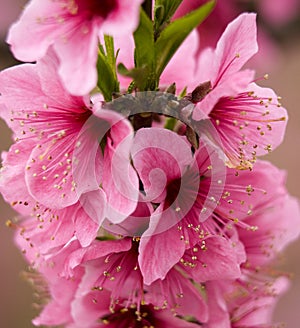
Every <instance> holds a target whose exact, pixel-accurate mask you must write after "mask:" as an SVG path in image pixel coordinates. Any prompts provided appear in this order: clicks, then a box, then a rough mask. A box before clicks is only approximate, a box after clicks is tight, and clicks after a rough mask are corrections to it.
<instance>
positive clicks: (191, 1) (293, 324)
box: [0, 0, 300, 328]
mask: <svg viewBox="0 0 300 328" xmlns="http://www.w3.org/2000/svg"><path fill="white" fill-rule="evenodd" d="M187 1H188V5H187V6H186V7H191V8H192V7H193V6H194V7H195V6H196V5H199V3H202V2H204V1H202V0H184V3H185V2H187ZM25 3H26V1H25V0H9V1H8V0H0V69H1V70H2V69H4V68H6V67H9V66H12V65H15V64H17V62H16V61H15V60H14V59H13V57H12V56H11V54H10V51H9V48H8V46H7V45H6V44H5V37H6V34H7V30H8V27H9V25H10V24H11V22H13V21H15V20H16V19H17V17H18V15H19V14H20V12H21V10H22V8H23V6H24V4H25ZM186 7H185V9H186ZM185 9H184V8H183V9H182V12H183V13H184V11H185ZM245 9H246V10H257V11H258V12H259V15H258V22H259V26H260V28H259V45H260V55H258V56H257V57H256V58H255V59H254V61H252V62H251V64H252V65H251V66H252V67H253V65H255V67H256V70H257V77H262V76H264V74H265V73H268V74H269V80H268V81H263V83H261V84H264V85H266V86H269V87H271V88H273V89H274V90H275V91H276V92H277V94H279V95H280V96H281V97H282V99H283V100H282V103H283V105H284V107H286V108H287V109H288V112H289V123H288V128H287V133H286V136H285V140H284V142H283V144H282V145H281V146H280V147H279V148H278V149H277V150H275V151H274V152H273V153H272V154H271V155H268V156H267V159H268V160H270V161H272V163H274V164H275V165H277V166H278V167H280V168H282V169H285V170H286V171H287V172H288V179H287V188H288V190H289V192H290V193H291V194H292V195H294V196H296V197H298V198H300V0H285V1H283V0H257V1H254V0H253V1H247V0H237V1H234V0H230V1H229V0H226V1H225V0H219V2H218V4H217V7H216V10H215V13H214V14H213V15H212V16H211V17H210V18H209V19H208V20H207V22H206V25H204V26H203V29H206V30H207V31H208V33H206V35H208V34H209V33H210V32H212V31H214V34H216V33H221V32H222V30H223V28H224V26H226V24H227V23H228V22H229V21H230V20H232V19H233V18H234V17H236V16H237V15H238V13H239V12H241V11H242V10H245ZM225 13H226V15H225ZM220 17H221V18H220ZM200 32H201V29H200ZM204 32H205V31H203V33H204ZM215 39H216V38H215ZM215 39H214V38H213V37H212V38H206V39H203V42H202V45H206V44H210V43H214V42H215ZM11 142H12V140H11V133H10V131H9V129H8V128H7V127H6V125H5V123H4V122H2V121H0V150H1V151H2V150H8V148H9V146H10V144H11ZM16 187H17V186H16ZM14 215H15V213H14V212H13V211H12V210H11V209H10V207H9V205H7V204H5V202H4V201H3V199H2V198H1V196H0V243H1V244H0V246H1V247H0V256H1V262H0V266H1V271H0V272H1V279H0V291H1V293H0V327H1V328H32V327H33V325H32V324H31V320H32V318H33V317H34V316H35V315H36V314H37V311H36V310H35V309H34V306H33V303H34V297H33V294H34V291H33V289H32V288H31V287H30V286H29V284H28V283H27V282H26V281H24V280H23V279H22V278H21V272H22V271H24V270H25V269H26V263H25V262H24V261H23V259H22V256H21V254H20V253H19V251H18V250H17V249H16V248H15V246H14V243H13V231H11V229H9V228H7V227H6V226H5V222H6V221H7V220H8V219H10V218H12V217H13V216H14ZM287 219H288V218H287ZM299 254H300V240H298V241H297V242H295V243H293V244H292V245H290V246H289V247H288V249H286V251H285V253H284V256H283V257H282V260H281V264H280V269H282V270H285V271H288V272H292V273H293V275H292V277H293V278H292V287H291V288H290V290H289V291H288V292H287V293H286V294H285V295H284V296H283V297H282V298H281V299H280V301H279V303H278V305H277V307H276V310H275V313H274V321H275V322H285V323H286V325H287V327H289V328H298V327H299V322H300V311H299V304H300V255H299ZM216 328H217V327H216Z"/></svg>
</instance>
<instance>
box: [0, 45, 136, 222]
mask: <svg viewBox="0 0 300 328" xmlns="http://www.w3.org/2000/svg"><path fill="white" fill-rule="evenodd" d="M57 67H58V59H57V57H56V55H55V54H54V53H53V52H52V51H51V52H49V53H48V55H47V56H46V57H45V58H43V59H42V60H41V61H39V62H38V63H37V64H36V65H34V64H24V65H20V66H17V67H13V68H10V69H7V70H5V71H2V72H1V75H0V90H1V98H0V101H1V103H2V105H3V104H4V106H3V107H1V116H2V117H3V118H4V119H5V121H6V122H7V124H8V126H9V127H10V128H11V129H12V130H13V132H14V137H15V139H16V143H15V145H14V146H13V149H12V150H11V151H10V156H9V157H8V162H7V165H8V166H9V167H10V169H4V170H3V171H2V175H3V179H6V178H7V177H8V178H9V177H12V176H13V174H14V172H13V170H14V169H15V168H17V169H18V170H20V168H22V167H23V169H24V171H23V173H19V175H20V174H21V175H22V174H24V176H25V181H26V186H27V188H28V192H29V194H30V195H31V197H32V198H34V199H35V201H36V202H38V203H39V204H40V205H43V206H44V207H45V208H49V209H53V210H60V209H63V208H66V207H69V206H72V205H76V204H77V203H78V202H80V204H81V205H82V207H84V210H85V212H87V214H88V215H89V216H90V217H91V218H92V220H94V221H95V222H96V223H97V224H98V225H100V224H101V223H102V222H103V220H104V218H105V214H106V208H108V209H109V210H110V219H111V221H114V220H115V222H119V221H122V220H123V219H124V218H125V217H127V216H128V215H129V214H130V213H132V212H133V211H134V209H135V207H136V204H137V200H138V178H137V176H136V173H135V172H134V170H133V169H132V168H131V166H130V160H129V149H130V144H131V140H132V137H133V130H132V127H131V125H130V123H129V122H128V121H127V120H126V119H124V117H122V116H121V115H119V114H117V113H115V112H113V111H109V110H104V109H102V108H101V106H100V105H99V104H93V103H92V102H91V100H90V98H89V97H87V96H85V97H77V96H76V97H75V96H71V95H70V94H69V93H68V92H67V91H66V90H65V89H64V88H63V86H62V85H61V83H60V80H59V77H58V75H57V72H56V69H57ZM99 107H100V108H99ZM104 137H105V138H104ZM98 139H102V140H103V141H105V149H104V155H102V150H101V148H100V147H99V140H98ZM24 152H26V156H25V155H24ZM117 160H118V161H119V162H120V163H121V164H120V165H119V166H120V167H119V169H121V170H123V172H122V174H119V173H120V172H119V171H118V170H117V168H115V165H113V161H117ZM108 169H111V170H113V172H111V171H110V173H111V174H103V171H104V170H108ZM124 172H126V173H127V175H126V176H125V175H124ZM6 175H7V177H5V176H6ZM12 181H15V178H13V177H12ZM128 181H129V182H130V183H128ZM100 184H101V186H100V187H99V185H100ZM14 192H15V187H14V185H12V184H10V185H8V186H7V185H6V186H4V188H3V194H4V195H7V198H9V200H10V201H12V202H17V203H20V202H21V203H22V202H24V201H26V199H24V197H26V195H28V193H24V194H23V195H24V196H22V195H15V196H19V197H20V198H19V199H13V197H14V195H13V193H14ZM108 205H109V206H108ZM24 214H26V212H25V213H24Z"/></svg>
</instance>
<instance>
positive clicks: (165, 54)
mask: <svg viewBox="0 0 300 328" xmlns="http://www.w3.org/2000/svg"><path fill="white" fill-rule="evenodd" d="M214 5H215V1H209V2H207V3H206V4H204V5H203V6H201V7H200V8H198V9H196V10H194V11H192V12H191V13H189V14H187V15H186V16H184V17H181V18H179V19H177V20H175V21H173V22H172V23H170V24H169V25H168V26H167V27H166V28H165V29H164V30H163V31H162V32H161V34H160V36H159V37H158V39H157V41H156V43H155V52H156V74H157V76H160V75H161V73H162V72H163V70H164V69H165V67H166V65H167V64H168V62H169V61H170V59H171V58H172V57H173V55H174V54H175V52H176V51H177V49H178V48H179V47H180V45H181V44H182V42H183V41H184V40H185V39H186V37H187V36H188V35H189V34H190V33H191V31H192V30H193V29H194V28H195V27H197V26H198V25H199V24H200V23H202V22H203V20H204V19H205V18H206V17H207V16H208V15H209V14H210V12H211V11H212V9H213V8H214Z"/></svg>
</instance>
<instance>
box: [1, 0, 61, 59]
mask: <svg viewBox="0 0 300 328" xmlns="http://www.w3.org/2000/svg"><path fill="white" fill-rule="evenodd" d="M63 12H64V9H63V7H62V6H61V4H60V3H59V2H55V1H43V2H42V3H41V2H40V1H30V2H28V4H27V6H26V7H25V9H24V11H23V13H22V15H21V17H20V19H19V20H18V21H17V22H16V23H15V24H13V25H12V27H11V28H10V31H9V34H8V37H7V42H8V43H9V44H10V45H11V48H12V52H13V54H14V55H15V57H16V58H18V59H19V60H23V61H29V62H30V61H35V60H36V59H38V58H41V57H43V56H44V55H45V54H46V51H47V48H48V47H49V45H50V44H51V43H53V41H54V40H55V39H56V38H60V37H61V36H62V33H63V31H64V30H65V25H64V24H61V23H60V24H59V23H58V18H59V17H61V16H63Z"/></svg>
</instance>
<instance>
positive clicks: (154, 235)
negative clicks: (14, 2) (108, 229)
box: [132, 128, 250, 284]
mask: <svg viewBox="0 0 300 328" xmlns="http://www.w3.org/2000/svg"><path fill="white" fill-rule="evenodd" d="M132 159H133V165H134V167H135V169H136V170H137V172H138V174H139V176H140V179H141V181H142V184H143V189H144V193H145V199H144V201H148V202H151V203H152V205H153V206H154V208H155V210H154V212H153V213H151V216H150V222H149V227H148V229H147V230H146V231H144V233H143V234H142V235H141V241H140V247H139V253H140V255H139V264H140V268H141V272H142V274H143V277H144V281H145V283H146V284H151V283H152V282H153V281H155V280H157V279H164V277H165V275H166V274H167V272H168V271H169V270H170V268H171V267H173V266H174V265H175V264H176V263H178V262H179V261H180V260H181V259H182V261H183V262H186V263H192V261H191V260H190V258H194V257H195V258H198V259H199V261H196V262H198V264H199V268H197V270H195V275H197V273H196V272H198V279H199V280H200V281H201V279H203V280H202V281H205V280H206V279H209V277H220V274H221V275H222V274H224V271H225V270H224V269H225V268H226V272H227V273H226V274H228V276H229V277H230V278H234V277H237V276H239V274H240V269H239V268H240V264H241V263H242V262H243V261H245V253H244V249H243V246H242V244H241V243H240V242H239V241H238V238H237V235H236V231H235V230H234V228H233V227H231V229H230V230H228V231H226V228H225V227H226V225H227V224H228V223H229V222H231V216H230V214H229V213H228V212H227V211H230V210H234V209H235V208H236V207H238V208H239V205H238V204H232V205H231V204H228V203H227V202H226V204H227V206H225V207H224V208H225V209H224V208H223V207H222V206H221V205H220V206H218V204H219V200H220V198H221V197H222V196H223V189H224V183H225V179H226V170H225V166H224V163H223V162H222V160H221V159H220V158H219V154H218V153H217V152H216V151H215V150H214V149H213V148H211V149H209V147H207V145H204V144H200V147H199V149H197V150H196V152H195V154H194V156H193V154H192V151H191V145H190V144H189V143H188V142H187V140H186V139H185V138H183V137H180V136H179V135H177V134H176V133H174V132H172V131H169V130H165V129H160V128H151V129H146V128H145V129H140V130H139V131H138V132H137V133H136V136H135V139H134V142H133V146H132ZM212 167H213V170H212ZM238 182H239V184H240V183H242V181H238ZM239 184H238V185H237V186H228V188H229V190H231V189H234V188H237V189H238V188H239V189H240V190H241V193H243V192H244V193H246V185H245V187H240V185H239ZM225 188H226V185H225ZM240 197H242V196H240ZM247 204H248V202H246V205H245V207H246V206H247ZM249 206H250V205H249ZM228 207H229V208H228ZM240 214H241V218H242V217H244V216H246V215H247V214H246V213H245V211H244V209H241V213H240ZM247 227H248V226H247ZM201 249H202V250H205V251H206V252H203V254H202V252H201ZM198 250H199V253H198V254H192V253H193V252H197V251H198ZM185 252H186V253H185ZM184 254H185V255H184ZM200 255H201V256H200ZM212 259H214V260H216V259H217V260H216V262H217V263H218V265H217V266H214V265H210V264H209V263H210V262H211V261H212ZM201 261H202V262H201ZM212 262H214V263H215V261H212ZM203 263H206V264H207V265H208V264H209V265H208V268H207V273H206V272H205V269H204V270H203V268H204V267H207V265H206V266H205V265H203V266H202V264H203ZM188 265H189V264H188ZM201 268H202V269H201ZM201 277H202V278H201ZM216 279H217V278H216Z"/></svg>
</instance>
